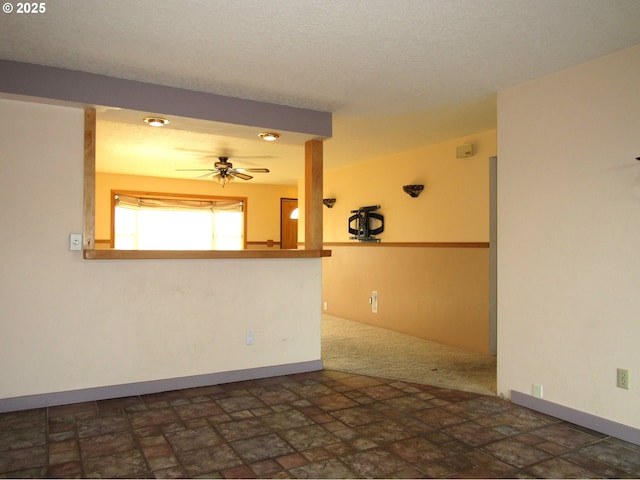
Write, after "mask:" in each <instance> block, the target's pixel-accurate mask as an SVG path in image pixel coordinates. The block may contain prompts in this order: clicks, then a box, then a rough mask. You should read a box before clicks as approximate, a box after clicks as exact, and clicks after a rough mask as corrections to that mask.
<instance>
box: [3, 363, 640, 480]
mask: <svg viewBox="0 0 640 480" xmlns="http://www.w3.org/2000/svg"><path fill="white" fill-rule="evenodd" d="M7 477H9V478H24V477H36V478H44V477H47V478H61V477H63V478H81V477H82V478H154V477H155V478H177V477H180V478H198V477H200V478H448V477H455V478H500V477H509V478H514V477H519V478H531V477H539V478H573V477H579V478H605V477H613V478H637V477H640V447H639V446H637V445H633V444H630V443H626V442H623V441H621V440H617V439H614V438H611V437H607V436H605V435H602V434H599V433H596V432H593V431H589V430H585V429H584V428H580V427H577V426H575V425H572V424H569V423H566V422H564V421H561V420H558V419H556V418H552V417H549V416H546V415H543V414H540V413H537V412H534V411H531V410H528V409H525V408H522V407H519V406H516V405H513V404H511V403H509V402H507V401H504V400H501V399H499V398H497V397H490V396H483V395H477V394H471V393H465V392H459V391H453V390H447V389H442V388H436V387H431V386H426V385H417V384H410V383H406V382H398V381H394V380H385V379H381V378H372V377H365V376H361V375H352V374H346V373H341V372H335V371H326V370H325V371H321V372H312V373H306V374H298V375H288V376H280V377H274V378H267V379H262V380H255V381H247V382H240V383H231V384H224V385H216V386H210V387H201V388H193V389H187V390H180V391H171V392H166V393H158V394H152V395H142V396H139V397H128V398H118V399H112V400H102V401H96V402H85V403H79V404H73V405H65V406H58V407H50V408H41V409H35V410H28V411H21V412H13V413H5V414H0V478H7Z"/></svg>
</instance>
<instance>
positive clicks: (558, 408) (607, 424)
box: [511, 390, 640, 445]
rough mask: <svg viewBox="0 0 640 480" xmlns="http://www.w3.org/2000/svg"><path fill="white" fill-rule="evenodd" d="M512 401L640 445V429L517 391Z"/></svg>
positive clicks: (513, 392)
mask: <svg viewBox="0 0 640 480" xmlns="http://www.w3.org/2000/svg"><path fill="white" fill-rule="evenodd" d="M511 401H512V402H513V403H515V404H518V405H521V406H523V407H527V408H530V409H531V410H536V411H538V412H541V413H544V414H546V415H550V416H552V417H556V418H560V419H562V420H565V421H567V422H570V423H573V424H575V425H580V426H581V427H585V428H589V429H591V430H594V431H596V432H600V433H604V434H605V435H610V436H612V437H616V438H619V439H621V440H624V441H626V442H630V443H634V444H636V445H640V429H638V428H634V427H630V426H628V425H624V424H622V423H618V422H614V421H612V420H607V419H606V418H601V417H598V416H596V415H592V414H590V413H585V412H581V411H580V410H574V409H573V408H569V407H565V406H564V405H560V404H557V403H553V402H549V401H548V400H543V399H541V398H536V397H533V396H531V395H527V394H526V393H522V392H518V391H516V390H512V391H511Z"/></svg>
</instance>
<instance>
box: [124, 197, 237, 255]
mask: <svg viewBox="0 0 640 480" xmlns="http://www.w3.org/2000/svg"><path fill="white" fill-rule="evenodd" d="M112 205H113V209H112V242H113V245H112V247H113V248H115V249H118V250H243V249H244V248H245V238H246V235H245V221H244V220H245V219H244V215H245V212H244V211H245V205H246V199H245V198H232V197H224V198H221V197H203V196H197V197H196V196H194V197H189V196H177V195H170V194H149V193H139V192H138V193H136V192H115V191H114V192H112Z"/></svg>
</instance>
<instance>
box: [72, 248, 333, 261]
mask: <svg viewBox="0 0 640 480" xmlns="http://www.w3.org/2000/svg"><path fill="white" fill-rule="evenodd" d="M330 256H331V250H304V249H297V250H99V249H98V250H84V258H85V259H87V260H144V259H176V260H181V259H208V258H210V259H216V258H218V259H242V258H322V257H330Z"/></svg>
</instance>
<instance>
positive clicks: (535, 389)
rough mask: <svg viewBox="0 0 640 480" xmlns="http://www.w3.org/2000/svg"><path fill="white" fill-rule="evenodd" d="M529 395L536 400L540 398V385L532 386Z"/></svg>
mask: <svg viewBox="0 0 640 480" xmlns="http://www.w3.org/2000/svg"><path fill="white" fill-rule="evenodd" d="M531 390H532V391H531V393H533V396H534V397H536V398H542V385H536V384H533V386H532V389H531Z"/></svg>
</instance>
